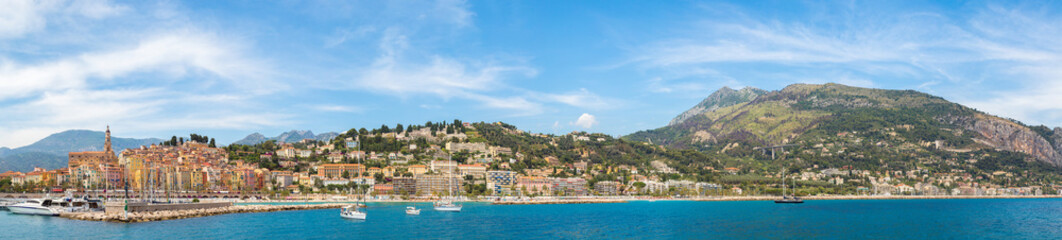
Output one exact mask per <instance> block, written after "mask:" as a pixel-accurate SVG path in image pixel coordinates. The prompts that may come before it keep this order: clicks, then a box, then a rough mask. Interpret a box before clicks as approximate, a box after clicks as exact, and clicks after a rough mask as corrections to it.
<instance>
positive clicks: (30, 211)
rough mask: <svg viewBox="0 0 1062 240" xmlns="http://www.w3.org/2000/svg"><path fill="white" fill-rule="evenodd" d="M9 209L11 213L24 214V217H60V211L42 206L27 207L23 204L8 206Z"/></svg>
mask: <svg viewBox="0 0 1062 240" xmlns="http://www.w3.org/2000/svg"><path fill="white" fill-rule="evenodd" d="M7 209H8V210H10V211H11V213H15V214H23V215H40V216H59V211H58V210H55V209H50V208H46V207H41V206H25V205H21V204H15V205H11V206H7Z"/></svg>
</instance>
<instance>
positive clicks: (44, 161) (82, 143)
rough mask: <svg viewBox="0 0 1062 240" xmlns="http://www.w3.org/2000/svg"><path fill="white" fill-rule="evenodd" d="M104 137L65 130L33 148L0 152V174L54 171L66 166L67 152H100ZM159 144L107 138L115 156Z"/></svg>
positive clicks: (98, 133) (98, 134)
mask: <svg viewBox="0 0 1062 240" xmlns="http://www.w3.org/2000/svg"><path fill="white" fill-rule="evenodd" d="M105 136H106V133H104V132H100V131H91V130H82V129H74V130H66V131H62V132H58V133H54V134H51V135H48V136H47V137H45V138H42V139H41V140H38V141H36V142H34V143H33V144H30V145H26V146H23V147H19V148H15V149H10V148H7V150H0V172H4V171H29V170H32V169H33V167H43V168H46V169H56V168H62V167H65V166H66V160H67V155H68V154H69V153H70V152H82V151H103V145H104V142H105V138H106V137H105ZM159 142H162V140H161V139H157V138H145V139H136V138H121V137H115V136H111V145H112V147H113V148H114V149H115V152H121V150H123V149H126V148H137V147H140V146H142V145H151V144H154V143H159Z"/></svg>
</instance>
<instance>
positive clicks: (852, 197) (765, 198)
mask: <svg viewBox="0 0 1062 240" xmlns="http://www.w3.org/2000/svg"><path fill="white" fill-rule="evenodd" d="M778 198H780V196H719V197H694V198H672V197H643V196H631V197H626V196H624V197H617V196H601V197H582V198H548V197H547V198H523V199H508V200H501V201H495V200H489V199H487V200H467V201H457V202H478V203H489V204H496V205H522V204H579V203H618V202H630V201H773V200H777V199H778ZM801 198H802V199H804V200H917V199H1056V198H1062V195H1039V196H1032V195H1030V196H1010V195H995V196H990V195H986V196H966V195H959V196H951V195H922V196H907V195H837V196H803V197H801ZM433 201H434V200H374V199H367V200H363V201H361V202H364V203H398V204H402V203H431V202H433ZM353 202H357V201H356V200H351V201H327V200H308V201H290V200H285V201H236V202H235V203H237V204H241V205H254V204H285V203H287V204H325V203H353Z"/></svg>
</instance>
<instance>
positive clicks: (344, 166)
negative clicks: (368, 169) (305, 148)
mask: <svg viewBox="0 0 1062 240" xmlns="http://www.w3.org/2000/svg"><path fill="white" fill-rule="evenodd" d="M343 172H346V173H347V177H348V178H353V177H355V176H358V174H360V173H364V172H365V166H364V165H361V164H352V163H340V164H321V166H318V167H317V175H318V176H321V177H324V178H338V177H343Z"/></svg>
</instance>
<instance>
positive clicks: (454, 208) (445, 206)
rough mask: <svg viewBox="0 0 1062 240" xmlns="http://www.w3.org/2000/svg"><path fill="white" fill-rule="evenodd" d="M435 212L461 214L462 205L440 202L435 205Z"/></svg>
mask: <svg viewBox="0 0 1062 240" xmlns="http://www.w3.org/2000/svg"><path fill="white" fill-rule="evenodd" d="M434 208H435V211H441V212H460V211H461V204H454V203H453V202H450V201H438V202H435V204H434Z"/></svg>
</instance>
